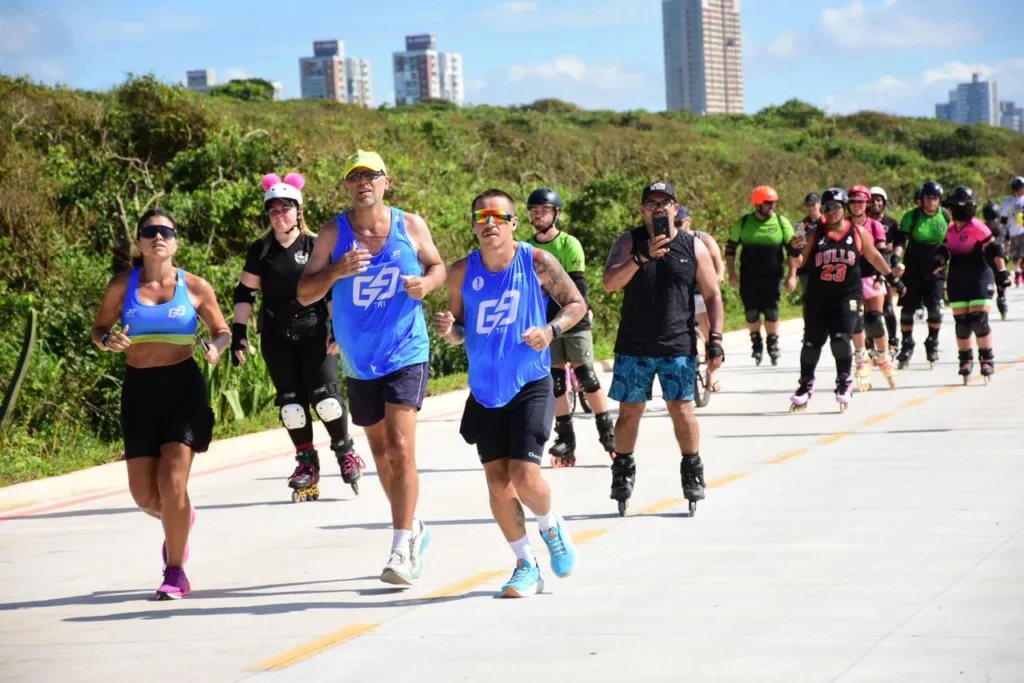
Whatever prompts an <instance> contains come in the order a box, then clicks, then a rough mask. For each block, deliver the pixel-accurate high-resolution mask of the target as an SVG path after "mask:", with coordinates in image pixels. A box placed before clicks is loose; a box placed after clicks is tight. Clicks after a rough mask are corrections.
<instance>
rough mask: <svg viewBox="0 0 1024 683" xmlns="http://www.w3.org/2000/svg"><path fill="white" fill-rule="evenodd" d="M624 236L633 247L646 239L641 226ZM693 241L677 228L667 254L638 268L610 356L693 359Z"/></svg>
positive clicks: (694, 278) (694, 283) (694, 276)
mask: <svg viewBox="0 0 1024 683" xmlns="http://www.w3.org/2000/svg"><path fill="white" fill-rule="evenodd" d="M629 234H630V235H631V236H632V237H633V243H634V244H646V243H647V242H649V241H650V235H649V234H648V233H647V228H645V227H643V226H641V227H639V228H634V229H633V230H630V232H629ZM693 239H694V237H693V235H692V234H691V233H688V232H686V231H685V230H679V231H678V232H677V234H676V236H675V239H673V240H672V241H671V242H670V243H669V252H668V253H667V254H665V255H664V256H662V257H661V258H660V259H656V260H654V261H650V262H648V263H645V264H644V265H643V266H641V267H640V270H639V271H638V272H637V273H636V275H634V276H633V279H632V280H630V281H629V283H628V284H627V285H626V287H625V289H624V292H625V296H624V297H623V299H622V313H621V317H620V320H619V332H618V335H617V336H616V338H615V353H621V354H623V355H626V356H651V357H656V358H664V357H667V356H692V355H694V353H695V349H696V337H695V326H694V325H695V323H694V318H693V294H694V291H695V290H696V288H697V256H696V254H695V252H694V246H693Z"/></svg>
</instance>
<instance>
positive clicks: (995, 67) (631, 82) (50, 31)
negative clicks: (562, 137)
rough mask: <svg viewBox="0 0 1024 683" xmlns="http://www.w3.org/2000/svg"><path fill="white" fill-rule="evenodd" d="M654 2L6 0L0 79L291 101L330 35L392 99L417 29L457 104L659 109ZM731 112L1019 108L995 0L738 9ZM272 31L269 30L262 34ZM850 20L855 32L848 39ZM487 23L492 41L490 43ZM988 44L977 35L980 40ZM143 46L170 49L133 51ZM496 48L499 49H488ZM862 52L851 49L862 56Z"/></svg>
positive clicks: (1018, 73) (1023, 85) (781, 3)
mask: <svg viewBox="0 0 1024 683" xmlns="http://www.w3.org/2000/svg"><path fill="white" fill-rule="evenodd" d="M662 4H663V3H662V1H661V0H628V1H627V0H559V1H558V2H555V1H554V0H516V1H512V2H479V3H473V6H472V9H470V10H469V11H467V10H466V5H465V3H458V2H443V1H441V2H438V3H434V4H432V5H429V6H424V5H422V4H418V3H413V2H411V0H394V2H393V3H392V4H391V5H389V8H388V12H387V15H386V21H385V20H383V19H384V18H385V17H384V16H382V15H381V14H380V13H379V12H375V11H373V10H372V9H365V10H363V9H361V10H359V11H352V10H351V8H348V9H346V8H344V7H341V6H338V5H337V4H334V3H329V2H319V1H311V2H309V3H307V5H304V8H303V12H302V14H301V16H298V17H295V18H293V19H290V20H289V21H290V23H289V28H288V30H287V31H282V30H277V29H278V26H279V25H280V21H278V20H276V19H275V20H274V21H273V22H270V23H269V24H268V17H275V16H278V11H279V6H277V5H274V4H272V3H267V2H263V0H254V1H253V2H250V3H247V4H244V5H243V4H242V3H235V2H230V1H229V2H224V3H217V4H210V3H201V2H198V0H181V1H180V2H179V3H177V4H176V5H175V6H174V7H173V8H172V7H171V6H170V5H167V6H163V7H161V6H141V7H140V6H139V5H138V4H137V3H130V2H127V0H106V1H103V2H97V3H94V4H92V5H90V6H89V7H88V8H83V7H82V6H81V5H79V4H77V3H72V2H70V0H36V1H35V2H33V3H31V4H30V3H28V2H25V1H24V0H13V2H9V3H5V9H4V10H3V12H2V13H0V44H2V45H3V46H4V48H3V50H0V71H2V72H3V73H5V74H9V75H29V76H30V77H32V78H33V79H35V80H38V81H41V82H44V83H50V84H53V83H63V84H67V85H70V86H72V87H77V88H82V89H89V90H107V89H109V88H111V87H113V86H116V85H118V84H119V83H121V82H123V80H124V78H125V76H126V75H127V74H128V73H136V74H141V73H149V72H152V73H154V74H155V75H156V76H157V77H158V78H160V79H161V80H165V81H168V82H183V80H184V74H185V73H186V71H188V70H193V69H201V68H211V69H214V70H215V71H216V74H217V82H218V83H226V82H227V81H229V80H231V79H232V78H245V77H249V76H254V77H260V78H264V79H266V80H269V81H280V82H281V83H282V84H283V85H284V96H285V97H286V98H293V97H298V96H299V94H300V93H299V74H298V70H297V69H296V66H295V65H296V60H297V58H298V57H300V56H302V55H307V54H309V46H310V44H311V43H312V41H314V40H317V39H320V38H321V37H330V36H336V37H338V38H342V39H344V40H345V42H346V52H347V53H348V54H351V55H358V56H359V57H360V58H361V59H363V60H366V61H368V62H369V63H370V64H372V65H373V67H374V68H373V71H374V78H375V80H376V83H375V84H374V85H375V88H374V90H375V92H374V93H373V95H374V100H375V104H380V103H383V102H388V103H392V104H393V103H394V101H395V93H394V91H393V85H392V80H393V74H388V73H386V71H387V69H388V68H389V66H388V65H389V64H390V63H391V61H392V53H393V52H395V51H396V50H397V49H400V48H401V45H402V40H403V37H404V36H406V35H416V34H424V33H433V34H434V35H436V36H437V41H438V44H439V45H440V46H442V47H443V49H444V50H446V51H448V50H450V51H452V52H456V53H460V54H462V55H463V59H464V70H465V73H464V81H465V101H466V104H469V105H473V104H492V105H515V104H524V103H528V102H531V101H533V100H536V99H540V98H545V97H557V98H559V99H563V100H566V101H568V102H572V103H574V104H577V105H579V106H581V107H583V108H589V109H596V108H608V109H616V110H628V109H648V110H651V111H663V110H665V109H666V108H667V102H666V97H665V83H666V81H665V69H664V42H663V39H662V27H661V23H662ZM739 4H740V10H741V12H742V17H743V21H742V38H741V43H742V61H743V65H744V84H743V88H744V110H745V111H746V112H748V113H753V112H756V111H758V110H760V109H762V108H764V107H766V106H770V105H773V104H774V105H777V104H781V103H782V102H784V101H786V100H788V99H791V98H797V99H801V100H803V101H806V102H809V103H810V104H813V105H815V106H818V107H819V108H823V109H825V110H826V111H829V112H833V113H847V112H853V111H857V110H860V109H872V110H877V111H883V112H889V113H896V114H901V115H913V116H926V117H932V116H934V105H935V103H936V102H940V101H944V100H945V98H946V96H947V95H948V92H949V91H950V90H951V89H953V88H955V87H956V84H957V83H961V82H966V81H969V80H970V78H971V74H972V73H973V72H979V73H981V75H982V78H984V79H991V80H995V81H997V82H998V90H999V99H1000V100H1005V101H1014V102H1024V57H1022V56H1021V55H1020V54H1019V52H1020V51H1019V49H1018V48H1016V46H1015V44H1014V41H1012V40H1010V38H1009V37H1008V34H1007V33H1006V32H992V31H989V30H988V27H989V26H992V25H1001V24H1000V22H1001V21H1002V19H1003V14H1004V13H1003V12H1002V10H1004V9H1005V2H1004V0H977V1H976V2H975V3H972V12H971V13H970V15H969V16H967V17H961V16H960V15H959V14H958V13H957V12H956V11H955V9H956V7H957V3H956V2H955V1H954V0H931V1H926V0H822V1H812V0H778V1H777V2H769V1H768V0H742V1H741V2H740V3H739ZM271 26H273V27H274V28H275V30H274V31H267V30H266V29H267V28H269V27H271ZM857 26H863V27H864V31H863V32H859V31H856V30H854V29H855V28H856V27H857ZM498 27H500V31H501V33H502V35H504V36H507V39H506V40H504V41H496V40H495V39H494V29H496V28H498ZM989 34H991V35H989ZM153 37H158V38H159V39H160V41H161V42H163V43H165V44H171V45H173V46H174V49H172V50H149V49H146V46H147V44H149V43H148V42H147V41H149V40H150V39H151V38H153ZM499 44H500V47H498V46H499ZM865 46H867V47H865Z"/></svg>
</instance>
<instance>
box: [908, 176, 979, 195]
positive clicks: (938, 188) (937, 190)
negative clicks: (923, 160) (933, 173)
mask: <svg viewBox="0 0 1024 683" xmlns="http://www.w3.org/2000/svg"><path fill="white" fill-rule="evenodd" d="M972 194H973V193H972ZM941 196H942V185H939V184H938V183H937V182H935V181H934V180H929V181H927V182H926V183H925V184H924V185H922V186H921V197H941Z"/></svg>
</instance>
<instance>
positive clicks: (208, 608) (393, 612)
mask: <svg viewBox="0 0 1024 683" xmlns="http://www.w3.org/2000/svg"><path fill="white" fill-rule="evenodd" d="M1011 306H1012V307H1013V310H1012V311H1011V314H1010V319H1009V320H1008V321H1005V322H1001V321H998V320H995V321H993V327H994V329H995V334H996V351H997V355H998V362H999V372H998V373H997V374H996V376H995V377H994V379H993V382H992V384H991V385H989V386H984V385H982V384H980V382H978V381H977V377H976V378H975V380H976V381H975V382H973V383H972V384H971V385H970V386H968V387H964V386H962V385H961V382H960V379H959V377H957V375H956V351H955V346H954V340H953V334H952V321H951V319H949V318H948V316H947V325H946V326H945V327H944V329H943V336H942V348H943V351H942V360H941V361H940V363H939V364H938V366H937V367H936V368H935V369H934V370H928V368H927V365H926V364H925V363H924V359H923V355H924V354H923V348H922V346H921V345H920V344H919V347H918V357H917V358H916V359H915V361H916V362H915V363H914V364H913V366H912V367H911V368H910V369H908V370H907V371H904V372H902V373H901V375H900V377H899V381H900V385H901V388H900V389H899V390H897V391H889V390H888V388H887V387H885V388H881V389H877V390H876V391H872V392H870V393H868V394H858V395H856V396H855V397H854V403H853V406H852V408H851V410H850V411H849V412H848V413H847V414H846V415H839V414H838V412H837V410H836V405H835V403H834V400H833V397H832V394H831V389H832V383H833V378H834V366H833V365H832V360H831V357H830V356H829V354H828V351H827V350H826V351H825V353H824V354H823V359H822V363H821V366H820V368H819V370H820V371H819V382H818V388H819V391H818V393H817V395H816V396H815V397H814V400H813V401H812V403H811V410H810V411H809V412H808V413H807V414H804V415H790V414H789V413H788V412H787V406H788V397H789V395H790V394H791V393H792V391H793V390H794V388H795V385H796V379H797V370H796V367H797V354H798V348H799V334H800V328H799V324H793V323H789V324H787V325H785V328H784V329H785V336H784V337H783V344H782V346H783V352H784V356H783V360H782V363H781V365H780V367H778V368H772V367H770V366H768V365H767V363H766V364H765V365H764V366H762V367H760V368H755V367H753V363H752V361H751V360H750V358H749V344H748V342H747V341H746V339H745V334H741V335H733V336H730V337H729V340H728V344H727V361H726V363H727V364H726V369H725V370H724V371H723V373H722V382H723V385H724V386H723V389H724V391H723V393H721V394H718V395H715V396H714V397H713V398H712V401H711V405H710V406H708V407H707V408H705V409H702V410H700V411H698V413H699V416H700V425H701V429H702V431H703V442H702V448H701V453H702V457H703V459H704V461H705V463H706V468H707V481H708V483H709V485H710V487H711V488H710V489H709V491H708V499H707V500H706V501H704V502H703V503H702V504H701V505H700V507H699V508H698V511H697V515H696V516H695V517H694V518H692V519H691V518H689V517H688V516H687V514H686V512H685V511H686V504H685V501H684V500H682V498H681V492H680V490H679V478H678V463H679V454H678V452H677V449H676V447H675V444H674V440H673V437H672V430H671V425H670V422H669V420H668V417H667V415H666V413H665V411H664V404H662V403H661V402H660V401H655V402H653V403H652V404H650V406H649V408H648V414H647V416H646V418H645V420H644V422H643V423H642V425H641V433H640V442H639V444H638V447H637V456H638V461H639V467H638V470H639V471H638V476H637V488H636V491H635V496H634V499H633V502H632V505H631V514H630V515H628V516H627V517H625V518H619V517H618V515H617V514H616V512H615V502H614V501H612V500H609V498H608V488H609V482H610V472H609V470H608V458H607V456H606V455H604V454H603V453H601V452H600V451H599V448H598V445H597V439H596V433H595V430H594V427H593V422H592V420H591V419H589V416H587V417H581V418H580V419H578V420H577V421H576V429H577V436H578V437H579V440H580V442H581V450H580V465H579V466H578V467H576V468H574V469H565V470H555V471H552V470H546V475H547V476H548V478H549V480H550V481H551V483H552V486H553V488H554V492H555V504H556V509H557V511H558V512H560V513H561V514H563V515H564V516H565V517H566V519H567V520H568V522H569V524H570V527H571V529H572V530H573V533H574V535H575V536H576V537H577V539H578V541H579V542H580V543H581V545H580V553H581V562H580V566H579V569H578V571H577V573H576V574H575V575H574V576H573V577H571V578H569V579H565V580H558V579H555V578H554V577H553V576H552V574H551V572H550V570H549V569H548V566H547V559H546V556H545V555H543V554H541V562H542V569H543V570H544V573H545V578H546V579H547V582H548V588H547V591H546V592H545V594H542V595H540V596H537V597H534V598H531V599H528V600H521V601H508V600H498V599H495V598H494V596H495V593H496V590H497V588H498V586H500V585H501V583H502V582H503V581H504V580H505V579H506V578H507V576H508V575H509V573H510V572H511V569H512V566H513V561H514V559H513V556H512V554H511V552H510V551H509V549H508V547H507V546H506V545H505V543H504V541H503V539H502V537H501V535H500V533H499V532H498V530H497V528H496V526H495V525H494V523H493V522H492V521H491V519H490V514H489V510H488V505H487V494H486V490H485V486H484V480H483V475H482V470H481V468H480V466H479V463H478V461H477V460H476V457H475V454H474V452H473V450H472V449H471V448H470V447H468V446H466V445H465V444H464V443H463V442H462V441H461V439H460V437H459V435H458V416H457V415H452V414H451V412H452V411H453V410H458V408H459V407H460V402H461V397H460V396H455V397H443V398H439V399H433V400H431V401H430V402H429V403H428V407H427V408H426V409H425V410H424V418H425V419H424V421H423V422H422V423H421V426H420V431H419V463H420V466H421V473H422V474H421V487H422V497H421V505H420V512H421V515H422V517H423V518H424V520H425V521H426V522H427V523H428V524H430V525H431V526H432V527H433V530H434V534H435V538H434V543H433V545H432V547H431V548H430V550H429V551H428V554H427V556H426V561H427V568H426V572H425V573H424V575H423V577H422V580H421V583H420V584H419V585H417V586H416V587H414V588H412V589H410V590H408V591H405V592H400V591H396V590H394V589H393V588H392V587H389V586H386V585H385V584H382V583H380V582H379V581H378V578H377V577H378V576H379V574H380V570H381V568H382V566H383V564H384V561H385V560H386V559H387V553H388V549H389V548H390V540H391V531H390V529H389V525H388V523H387V522H386V520H387V518H388V511H387V505H386V501H385V499H384V497H383V495H382V493H381V491H380V488H379V486H378V485H377V482H376V479H375V477H374V476H373V473H372V469H371V470H368V471H367V476H366V478H365V479H364V481H363V486H362V495H361V496H359V497H358V498H356V497H354V496H353V495H352V493H351V491H350V490H349V488H348V487H347V486H344V485H343V483H342V482H341V479H340V477H339V476H338V474H337V472H336V471H332V470H327V476H326V477H325V479H324V481H322V486H321V488H322V490H323V495H324V497H323V498H322V499H321V500H320V501H319V502H316V503H305V504H299V505H295V504H292V503H291V502H290V501H289V496H288V493H289V491H288V489H287V488H286V486H285V483H284V479H285V478H286V477H287V475H288V474H289V473H290V471H291V469H292V462H291V459H290V457H288V456H287V455H284V454H283V453H284V452H285V450H286V447H287V442H286V441H285V440H284V437H283V436H282V435H280V434H277V435H275V436H273V439H277V440H278V441H280V446H281V447H282V451H281V452H282V455H279V456H276V457H269V459H268V456H266V455H262V456H260V457H257V458H255V459H253V458H250V459H249V460H248V461H247V460H246V458H245V457H243V456H244V454H243V455H241V456H236V458H235V460H231V462H232V463H233V464H232V466H231V467H229V468H227V469H220V470H218V469H217V467H215V466H200V470H201V471H202V469H203V467H206V470H205V471H206V472H207V473H206V474H205V475H203V476H198V477H196V478H195V479H194V480H193V482H192V484H191V492H192V496H193V501H194V503H195V504H196V506H197V508H198V519H197V523H196V527H195V532H194V535H193V538H192V559H191V561H190V563H189V565H188V573H189V577H190V579H191V581H192V585H193V588H194V592H193V594H192V595H191V596H190V597H189V598H187V599H186V600H183V601H181V602H160V603H155V602H147V598H148V597H149V596H150V595H151V593H152V591H153V590H154V589H155V588H156V586H157V585H158V584H159V582H160V581H159V580H160V542H161V532H160V527H159V526H158V524H157V523H156V522H155V521H154V520H152V519H150V518H148V517H147V516H145V515H143V514H142V513H140V512H138V511H137V510H135V509H134V507H133V505H132V502H131V499H130V497H129V496H128V495H127V493H125V492H123V489H124V479H123V476H124V475H123V465H121V464H115V465H114V466H108V467H107V469H106V470H104V471H105V472H107V473H108V474H106V475H103V476H105V477H106V483H105V485H106V487H107V489H106V492H105V493H104V494H103V495H102V496H101V497H97V498H94V499H91V500H85V501H79V502H76V501H75V499H69V500H49V501H47V502H46V504H41V505H37V506H36V507H34V508H22V509H20V510H17V511H13V512H7V513H6V514H7V517H2V515H0V680H2V681H18V682H21V681H40V682H42V681H47V682H49V681H60V682H71V681H75V682H77V681H103V682H104V683H114V682H120V681H126V682H128V681H131V682H136V681H146V682H147V683H150V682H152V683H155V682H160V681H175V682H181V681H189V682H193V681H194V682H201V681H241V680H251V681H258V682H260V683H264V682H272V681H358V682H359V683H371V682H376V681H381V682H391V681H397V680H410V681H431V682H434V681H437V682H439V683H440V682H448V681H480V682H485V683H504V682H506V681H508V682H510V683H511V682H513V681H514V682H517V683H518V682H521V681H567V680H569V681H578V682H579V683H597V682H604V681H608V682H618V681H637V682H644V681H672V682H677V681H685V682H686V683H698V682H703V681H722V682H733V681H735V682H742V683H752V682H762V681H763V682H769V681H771V682H779V683H796V682H804V681H807V682H822V683H824V682H828V681H839V682H841V683H861V682H863V683H883V682H885V683H888V682H892V683H909V682H912V681H921V682H922V683H924V682H927V683H938V682H944V681H956V682H958V683H969V682H978V683H982V682H983V681H984V682H1004V683H1020V682H1021V681H1024V534H1022V533H1021V532H1022V530H1024V495H1022V494H1021V491H1022V490H1024V457H1022V455H1024V448H1022V444H1024V428H1022V426H1021V420H1020V417H1019V415H1020V406H1021V404H1022V401H1024V372H1022V369H1024V363H1022V361H1024V295H1022V294H1021V291H1020V290H1016V291H1014V292H1012V293H1011ZM923 336H924V329H923V324H919V325H918V334H917V337H918V341H919V342H920V341H921V340H922V339H923ZM605 382H606V384H607V378H606V379H605ZM875 382H876V386H878V385H882V386H883V387H884V382H883V381H882V379H881V376H880V375H879V374H878V373H877V372H876V375H875ZM432 416H433V417H432ZM258 438H259V439H261V446H262V447H264V448H269V449H271V450H272V449H273V448H277V447H278V446H277V445H276V442H275V443H274V444H270V443H268V440H269V439H271V436H264V437H258ZM246 443H253V442H252V441H250V442H246ZM359 447H360V449H361V450H362V451H363V452H364V453H365V452H366V445H365V442H364V441H363V440H362V439H360V440H359ZM202 457H204V456H200V458H202ZM324 460H325V461H327V462H329V461H330V459H329V458H325V459H324ZM370 460H371V459H370V458H369V457H368V454H367V461H368V464H371V463H369V461H370ZM225 462H228V460H225ZM81 476H100V475H97V474H93V475H81ZM39 486H42V485H39ZM39 490H42V489H39ZM54 490H56V489H54ZM118 490H120V491H122V492H120V493H118V492H117V491H118ZM110 491H114V492H113V493H111V492H110ZM72 493H78V494H80V493H81V491H78V490H75V491H72V490H71V489H68V490H67V491H66V492H65V493H64V494H62V495H71V494H72ZM529 527H530V531H531V536H532V538H533V539H534V542H535V544H536V546H535V547H539V548H542V547H543V544H542V542H541V541H540V539H539V536H538V535H537V533H536V524H535V523H534V522H533V521H532V520H531V521H530V525H529ZM539 548H538V549H539Z"/></svg>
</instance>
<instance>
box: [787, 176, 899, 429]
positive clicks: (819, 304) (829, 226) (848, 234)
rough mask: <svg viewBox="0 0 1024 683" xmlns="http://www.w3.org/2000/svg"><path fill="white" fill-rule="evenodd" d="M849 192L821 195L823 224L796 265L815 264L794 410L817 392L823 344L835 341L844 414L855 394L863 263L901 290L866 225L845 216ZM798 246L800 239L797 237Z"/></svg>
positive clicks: (809, 280) (806, 304) (810, 278)
mask: <svg viewBox="0 0 1024 683" xmlns="http://www.w3.org/2000/svg"><path fill="white" fill-rule="evenodd" d="M848 204H849V201H848V198H847V194H846V191H845V190H843V189H842V188H838V187H834V188H832V189H829V190H825V192H823V193H822V195H821V208H822V213H823V214H824V222H823V223H821V224H819V225H818V227H817V228H815V229H814V231H813V232H811V233H809V234H808V235H807V236H806V240H807V243H806V245H805V246H804V247H803V249H802V251H801V253H800V256H799V258H798V263H797V265H798V266H799V265H800V264H801V263H807V264H809V265H810V270H809V272H808V278H807V294H806V296H805V297H804V341H803V348H802V349H801V350H800V385H799V387H798V388H797V390H796V393H795V394H793V397H792V398H791V399H790V401H791V403H792V405H791V406H790V411H791V412H794V413H796V412H801V411H803V410H806V409H807V403H808V402H809V401H810V400H811V395H812V394H813V393H814V371H815V369H816V368H817V367H818V359H819V358H820V357H821V347H822V346H824V345H825V340H826V339H828V340H829V341H830V346H831V349H832V356H833V357H834V358H835V360H836V403H838V404H839V411H840V412H845V411H846V408H847V407H848V406H849V404H850V400H851V398H852V396H853V391H852V386H851V382H850V370H851V368H852V367H853V347H852V344H851V341H852V337H853V332H854V328H855V327H856V326H857V320H858V318H860V316H861V314H862V312H863V308H864V303H863V299H864V294H863V284H862V278H861V273H862V271H861V264H862V263H863V262H864V261H865V260H867V261H870V262H871V264H872V265H873V266H874V267H875V268H876V269H877V270H878V272H880V273H881V274H882V277H884V278H885V279H886V281H887V282H888V283H889V284H890V285H891V286H892V287H893V289H895V290H897V291H899V290H902V289H903V283H901V282H900V281H899V280H898V279H897V278H895V277H893V275H892V269H890V268H889V264H888V263H887V262H886V259H885V257H884V256H882V254H881V253H880V252H879V251H878V249H877V248H876V247H875V243H874V240H873V239H872V238H871V236H870V235H869V234H868V233H867V231H866V230H865V229H864V228H860V227H858V226H856V225H854V224H853V223H852V222H851V221H849V220H846V218H845V216H846V209H847V208H848ZM798 244H799V241H798Z"/></svg>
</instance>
